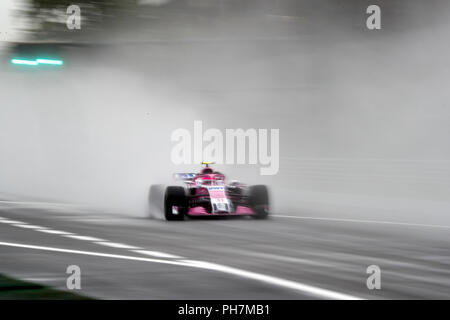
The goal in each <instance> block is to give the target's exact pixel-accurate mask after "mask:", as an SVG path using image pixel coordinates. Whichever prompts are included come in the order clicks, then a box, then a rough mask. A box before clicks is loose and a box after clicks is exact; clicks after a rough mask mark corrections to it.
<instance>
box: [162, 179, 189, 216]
mask: <svg viewBox="0 0 450 320" xmlns="http://www.w3.org/2000/svg"><path fill="white" fill-rule="evenodd" d="M175 207H176V208H175ZM175 211H178V212H175ZM185 212H186V193H185V191H184V188H183V187H178V186H172V187H167V188H166V193H165V195H164V216H165V218H166V220H168V221H177V220H183V219H184V214H185Z"/></svg>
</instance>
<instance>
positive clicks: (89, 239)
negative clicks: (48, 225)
mask: <svg viewBox="0 0 450 320" xmlns="http://www.w3.org/2000/svg"><path fill="white" fill-rule="evenodd" d="M62 236H63V237H66V238H71V239H77V240H84V241H106V240H103V239H100V238H96V237H89V236H79V235H76V234H63V235H62Z"/></svg>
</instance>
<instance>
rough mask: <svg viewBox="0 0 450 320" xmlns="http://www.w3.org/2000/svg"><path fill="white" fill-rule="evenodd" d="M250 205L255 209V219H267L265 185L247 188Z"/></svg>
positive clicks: (266, 192) (267, 197) (267, 204)
mask: <svg viewBox="0 0 450 320" xmlns="http://www.w3.org/2000/svg"><path fill="white" fill-rule="evenodd" d="M249 201H250V206H251V208H252V209H253V211H255V215H254V216H253V217H254V218H255V219H267V217H268V216H269V191H268V190H267V187H266V186H265V185H256V186H251V187H250V188H249Z"/></svg>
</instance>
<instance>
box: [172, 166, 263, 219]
mask: <svg viewBox="0 0 450 320" xmlns="http://www.w3.org/2000/svg"><path fill="white" fill-rule="evenodd" d="M202 164H203V165H205V167H204V168H203V169H202V170H201V172H200V173H177V174H175V175H174V176H175V178H176V179H178V180H182V181H183V182H184V184H185V187H181V186H170V187H167V188H166V192H165V196H164V213H165V217H166V219H167V220H183V219H184V217H185V216H191V217H198V216H253V217H254V218H259V219H265V218H267V216H268V214H269V195H268V191H267V187H266V186H264V185H255V186H247V185H244V184H241V183H239V182H231V183H230V184H226V183H225V176H224V175H223V174H222V173H220V172H217V171H214V170H213V169H212V168H211V167H210V166H209V165H210V164H212V163H211V162H202Z"/></svg>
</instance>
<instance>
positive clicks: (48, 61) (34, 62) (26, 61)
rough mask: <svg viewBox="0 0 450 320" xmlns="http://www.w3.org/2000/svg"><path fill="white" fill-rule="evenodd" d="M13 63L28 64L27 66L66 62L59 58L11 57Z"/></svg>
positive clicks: (57, 64)
mask: <svg viewBox="0 0 450 320" xmlns="http://www.w3.org/2000/svg"><path fill="white" fill-rule="evenodd" d="M11 63H12V64H19V65H26V66H37V65H40V64H46V65H55V66H62V65H63V64H64V61H62V60H57V59H46V58H38V59H34V60H29V59H11Z"/></svg>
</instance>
